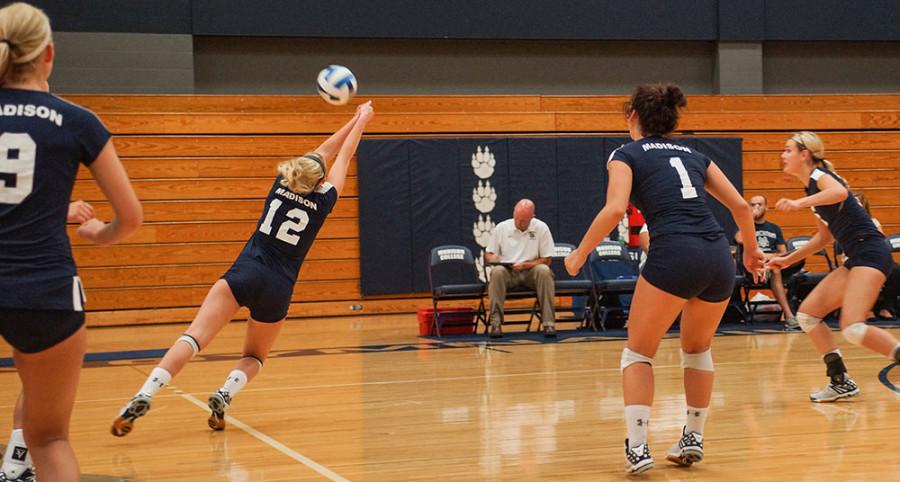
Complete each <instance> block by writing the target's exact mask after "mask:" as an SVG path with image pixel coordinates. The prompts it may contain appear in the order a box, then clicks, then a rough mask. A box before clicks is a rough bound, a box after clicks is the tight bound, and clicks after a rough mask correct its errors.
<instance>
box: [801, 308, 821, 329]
mask: <svg viewBox="0 0 900 482" xmlns="http://www.w3.org/2000/svg"><path fill="white" fill-rule="evenodd" d="M821 322H822V318H816V317H815V316H812V315H807V314H806V313H797V323H800V329H801V330H803V332H804V333H809V332H811V331H813V330H814V329H815V328H816V327H817V326H819V323H821Z"/></svg>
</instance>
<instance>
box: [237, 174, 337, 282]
mask: <svg viewBox="0 0 900 482" xmlns="http://www.w3.org/2000/svg"><path fill="white" fill-rule="evenodd" d="M281 179H282V177H281V176H278V177H277V178H276V179H275V183H274V184H272V189H271V190H269V195H268V196H267V197H266V204H265V207H264V209H263V214H262V217H261V218H260V220H259V223H258V224H257V225H256V231H255V232H254V233H253V236H251V237H250V240H248V241H247V244H246V245H245V246H244V250H243V251H242V252H241V255H240V257H241V258H247V257H250V258H253V259H255V260H257V261H259V262H260V263H262V264H264V265H265V266H267V267H268V268H270V269H272V270H273V271H275V272H276V273H279V274H282V275H284V277H285V278H286V279H288V280H290V281H291V282H292V283H293V282H296V281H297V274H298V272H299V271H300V265H301V264H303V259H304V258H305V257H306V253H307V252H309V248H310V247H311V246H312V244H313V241H314V240H315V239H316V235H317V234H318V233H319V229H320V228H321V227H322V224H324V223H325V218H327V217H328V214H329V213H331V209H332V208H334V204H335V203H336V202H337V197H338V196H337V190H336V189H335V188H334V186H332V185H331V183H328V182H324V183H322V184H321V185H320V186H319V187H318V188H317V189H316V190H315V191H313V192H311V193H309V194H298V193H296V192H294V191H291V190H290V189H288V188H286V187H284V186H282V185H281Z"/></svg>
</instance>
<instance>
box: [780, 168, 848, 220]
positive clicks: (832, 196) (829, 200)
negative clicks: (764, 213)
mask: <svg viewBox="0 0 900 482" xmlns="http://www.w3.org/2000/svg"><path fill="white" fill-rule="evenodd" d="M816 187H818V188H819V192H817V193H815V194H813V195H812V196H806V197H802V198H800V199H779V200H778V202H777V203H775V209H778V210H781V211H796V210H798V209H803V208H810V207H813V206H824V205H828V204H837V203H841V202H844V200H845V199H847V197H848V196H849V195H850V192H849V191H848V190H847V188H846V187H844V185H843V184H841V183H839V182H838V181H837V179H835V178H833V177H831V176H830V175H827V174H826V175H823V176H819V179H818V180H817V181H816Z"/></svg>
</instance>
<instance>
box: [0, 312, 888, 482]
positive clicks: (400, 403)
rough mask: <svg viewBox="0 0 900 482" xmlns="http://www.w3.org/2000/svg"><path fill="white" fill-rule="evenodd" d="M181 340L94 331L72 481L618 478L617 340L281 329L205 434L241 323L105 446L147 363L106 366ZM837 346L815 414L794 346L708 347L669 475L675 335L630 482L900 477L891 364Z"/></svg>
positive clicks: (675, 406) (785, 341)
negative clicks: (846, 377)
mask: <svg viewBox="0 0 900 482" xmlns="http://www.w3.org/2000/svg"><path fill="white" fill-rule="evenodd" d="M184 328H185V325H161V326H138V327H129V328H95V329H91V330H90V332H89V339H90V349H89V352H91V353H108V352H121V351H127V352H128V353H122V354H117V355H110V356H108V358H120V359H111V360H100V361H91V362H88V363H87V364H86V367H85V368H84V370H83V371H82V378H81V388H80V389H79V392H78V402H77V403H76V406H75V412H74V415H73V423H72V439H73V443H74V446H75V450H76V452H77V454H78V457H79V460H80V462H81V466H82V471H83V473H84V474H85V476H84V480H86V481H87V480H90V481H98V482H99V481H119V480H128V481H175V480H185V481H220V480H221V481H263V480H264V481H289V480H290V481H294V480H329V479H330V480H352V481H363V480H373V481H374V480H377V481H397V480H460V481H468V480H554V481H556V480H623V479H626V476H625V475H624V473H623V470H622V467H623V464H624V461H623V455H622V454H623V450H622V444H623V442H622V441H623V438H624V427H623V425H622V421H621V413H622V394H621V385H620V375H619V368H618V367H619V356H620V353H621V350H622V346H623V341H622V340H621V339H615V338H611V337H599V336H592V335H590V334H586V335H588V336H580V335H579V334H576V333H574V332H572V333H570V332H563V333H562V335H563V338H562V339H561V340H560V341H558V342H551V343H543V342H542V341H541V340H540V339H538V338H517V337H514V336H508V337H507V338H505V339H504V340H503V341H501V342H499V343H492V344H484V343H483V342H481V341H447V342H445V343H441V342H437V341H434V340H428V339H421V338H417V337H415V336H414V334H415V329H416V327H415V319H414V317H412V316H381V317H353V318H326V319H320V320H292V321H288V322H287V324H286V325H285V327H284V330H283V332H282V335H281V338H280V339H279V341H278V343H277V344H276V346H275V354H274V355H273V357H272V358H271V359H270V360H269V362H268V363H267V365H266V367H265V369H264V370H263V372H262V373H261V374H260V376H259V377H258V378H257V379H256V380H254V381H253V382H252V383H251V384H250V385H248V387H247V388H245V389H244V390H243V391H242V392H241V393H240V394H239V396H238V397H237V398H236V400H235V403H234V405H233V407H232V409H231V411H230V412H229V415H230V416H232V417H233V418H232V419H231V420H230V425H229V427H228V428H227V430H225V431H224V432H212V431H211V430H209V429H208V428H207V426H206V417H207V415H208V410H207V409H206V408H205V405H206V398H207V396H208V395H209V394H210V393H211V392H212V391H213V390H215V389H216V388H218V387H219V386H221V383H222V381H223V379H224V377H225V375H226V374H227V373H228V372H229V371H230V369H231V366H232V364H233V363H234V360H235V359H236V357H237V356H238V355H239V354H240V348H241V339H242V337H243V329H244V324H243V323H232V324H231V325H230V326H228V327H227V328H226V329H225V330H224V331H223V332H222V333H221V334H220V336H219V338H218V339H216V340H215V341H214V342H213V344H212V345H211V346H210V347H209V348H208V349H207V350H205V351H204V352H203V353H201V354H200V355H199V356H198V357H197V358H195V359H194V361H193V362H192V363H191V364H190V365H188V367H187V368H186V369H185V370H184V371H183V372H182V373H181V374H180V375H179V376H178V377H176V379H175V380H174V381H173V385H172V386H170V387H169V388H167V389H164V390H163V391H161V392H160V393H159V394H158V395H157V396H156V397H155V398H154V401H153V408H152V410H151V412H150V414H149V415H148V416H147V417H144V418H142V419H140V420H139V421H138V423H137V424H136V426H135V430H134V432H132V433H131V434H130V435H128V436H127V437H125V438H121V439H120V438H115V437H113V436H111V435H110V434H109V424H110V422H111V421H112V419H113V418H114V417H115V415H116V413H117V411H118V410H119V408H120V407H121V406H122V405H123V404H124V403H125V401H126V400H128V399H129V398H130V397H131V396H132V395H133V394H134V392H135V391H136V390H137V389H138V388H139V387H140V385H141V384H142V383H143V381H144V378H145V376H146V375H147V373H149V371H150V369H152V367H153V363H154V361H155V358H135V359H121V358H125V357H127V356H131V357H140V356H144V357H146V356H151V357H156V356H158V353H156V352H155V351H152V350H160V349H165V348H167V347H168V346H169V345H170V343H171V342H172V341H173V340H174V339H175V338H176V337H177V335H178V334H179V333H181V332H182V331H183V330H184ZM893 332H894V333H895V334H898V335H900V329H894V330H893ZM448 340H450V339H448ZM470 340H471V339H470ZM840 345H841V348H842V350H843V351H844V355H845V357H846V361H847V365H848V367H849V368H850V371H851V374H852V375H853V376H854V378H855V380H856V381H857V383H858V384H859V385H860V387H861V389H862V395H861V396H860V397H858V398H856V399H852V400H851V401H846V402H841V403H835V404H822V405H814V404H812V403H810V402H808V401H807V393H808V392H810V391H811V390H813V389H815V388H818V387H820V386H821V385H823V384H824V382H825V375H824V366H823V364H822V363H821V361H820V360H819V357H817V356H816V355H815V353H814V351H813V349H812V345H811V343H810V342H809V341H808V340H807V339H806V338H805V335H803V334H783V333H757V334H750V335H748V334H736V335H734V336H722V337H718V338H717V339H716V340H715V344H714V348H713V353H714V356H715V360H716V369H717V370H716V375H717V380H716V386H715V391H714V393H713V402H712V412H711V415H710V418H709V421H708V424H707V429H706V454H707V455H706V459H705V460H704V461H703V462H702V463H701V464H699V465H697V466H694V467H692V468H690V469H683V468H678V467H675V466H672V465H670V464H668V463H667V462H666V461H665V451H666V449H667V448H668V447H669V446H670V444H672V442H673V441H674V440H675V438H676V437H677V436H678V434H679V433H680V430H681V426H682V423H683V418H684V415H683V409H684V398H683V396H682V394H681V391H682V390H681V370H680V369H679V368H678V354H677V353H678V349H677V346H678V345H677V341H675V340H666V341H664V342H663V344H662V347H661V350H660V354H659V356H658V357H657V358H656V375H657V380H656V402H655V405H654V407H653V418H652V423H651V426H650V427H651V428H650V447H651V449H652V452H653V454H654V456H655V458H656V463H657V466H656V468H654V469H653V470H651V471H649V472H647V473H646V474H643V475H641V476H639V477H638V479H641V480H648V481H650V480H685V481H687V480H691V481H694V480H696V481H701V480H703V481H706V480H708V481H720V480H726V479H731V480H773V481H774V480H801V481H822V480H841V481H851V480H879V481H885V480H900V451H898V450H897V440H900V393H898V392H896V391H893V390H898V389H897V388H896V386H900V369H896V370H893V371H891V369H890V368H891V364H890V363H888V362H887V361H886V360H885V359H883V358H881V357H879V356H876V355H873V354H871V353H869V352H866V351H864V350H862V349H860V348H857V347H853V346H848V345H847V344H846V343H845V342H843V341H842V340H841V341H840ZM137 350H151V351H149V352H145V353H141V352H135V351H137ZM8 356H9V348H8V346H7V345H5V344H3V346H2V348H0V357H8ZM879 374H881V378H882V380H879ZM0 386H2V387H3V389H2V391H0V413H2V414H3V415H2V418H0V434H2V437H6V436H7V434H8V433H9V430H10V425H11V412H12V407H13V404H14V401H15V397H16V393H17V391H18V388H19V381H18V378H17V377H16V375H15V373H14V371H12V369H11V368H0ZM3 442H5V439H4V440H3Z"/></svg>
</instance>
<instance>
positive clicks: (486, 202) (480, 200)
mask: <svg viewBox="0 0 900 482" xmlns="http://www.w3.org/2000/svg"><path fill="white" fill-rule="evenodd" d="M472 202H474V203H475V209H478V210H479V211H481V212H483V213H489V212H491V211H493V210H494V205H495V204H496V202H497V192H496V191H494V188H493V187H492V186H491V181H484V182H482V181H478V186H476V187H474V188H472Z"/></svg>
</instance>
